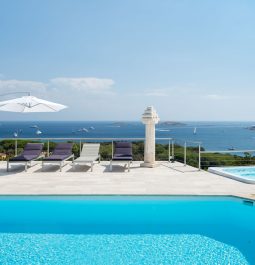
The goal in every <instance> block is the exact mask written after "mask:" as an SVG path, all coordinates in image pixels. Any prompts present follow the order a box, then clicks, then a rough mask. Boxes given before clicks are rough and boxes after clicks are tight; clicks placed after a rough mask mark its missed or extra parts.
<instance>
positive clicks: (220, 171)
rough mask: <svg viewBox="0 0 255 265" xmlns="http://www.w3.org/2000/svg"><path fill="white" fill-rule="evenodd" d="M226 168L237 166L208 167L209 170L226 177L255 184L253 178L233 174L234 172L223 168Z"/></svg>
mask: <svg viewBox="0 0 255 265" xmlns="http://www.w3.org/2000/svg"><path fill="white" fill-rule="evenodd" d="M236 167H239V166H236ZM241 167H244V166H241ZM253 167H254V166H253ZM226 168H235V166H230V167H209V168H208V172H210V173H214V174H217V175H220V176H223V177H226V178H230V179H234V180H237V181H240V182H244V183H247V184H255V180H251V179H249V178H244V177H240V176H238V175H236V174H233V173H227V172H224V171H223V170H224V169H226ZM239 168H240V167H239ZM254 168H255V167H254Z"/></svg>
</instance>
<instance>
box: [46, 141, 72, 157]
mask: <svg viewBox="0 0 255 265" xmlns="http://www.w3.org/2000/svg"><path fill="white" fill-rule="evenodd" d="M72 148H73V144H72V143H59V144H57V146H56V147H55V149H54V150H53V152H52V155H50V156H49V157H46V158H44V159H43V160H44V161H63V160H65V159H67V158H68V157H69V156H71V155H72Z"/></svg>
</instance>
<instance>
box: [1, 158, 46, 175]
mask: <svg viewBox="0 0 255 265" xmlns="http://www.w3.org/2000/svg"><path fill="white" fill-rule="evenodd" d="M44 157H45V155H39V156H38V157H36V158H34V159H31V160H28V161H25V160H23V161H22V160H21V161H9V160H8V161H7V168H6V171H7V172H9V171H10V164H22V165H25V172H27V169H28V166H29V167H32V162H34V161H37V160H39V159H42V158H44ZM37 164H38V163H36V164H35V165H37ZM35 165H34V166H35Z"/></svg>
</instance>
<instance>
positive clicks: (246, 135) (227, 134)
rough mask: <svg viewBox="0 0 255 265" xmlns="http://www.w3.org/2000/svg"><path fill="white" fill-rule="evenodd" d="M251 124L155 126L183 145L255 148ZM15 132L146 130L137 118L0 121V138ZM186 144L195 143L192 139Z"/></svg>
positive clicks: (93, 134) (137, 133)
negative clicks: (199, 143)
mask: <svg viewBox="0 0 255 265" xmlns="http://www.w3.org/2000/svg"><path fill="white" fill-rule="evenodd" d="M254 124H255V122H183V123H180V124H164V123H160V124H158V125H157V126H156V137H159V138H160V137H164V138H165V137H166V138H168V137H170V138H174V139H175V141H176V143H178V144H182V145H183V144H184V141H185V140H188V141H198V142H201V143H202V146H203V147H204V148H205V149H206V150H228V149H255V130H249V129H247V128H248V127H250V126H253V125H254ZM195 128H196V129H195ZM38 130H39V131H40V132H41V133H40V134H38ZM194 130H195V133H194ZM14 134H16V136H18V137H20V138H29V137H30V138H31V137H40V138H58V137H61V138H79V137H82V138H83V137H85V138H86V137H88V138H112V137H117V138H143V137H144V134H145V133H144V125H143V124H142V123H141V122H139V121H137V122H114V121H75V122H71V121H65V122H63V121H40V122H39V121H34V122H33V121H32V122H31V121H29V122H28V121H26V122H6V121H3V122H0V138H13V137H14ZM189 144H190V145H196V144H195V143H191V142H190V143H189Z"/></svg>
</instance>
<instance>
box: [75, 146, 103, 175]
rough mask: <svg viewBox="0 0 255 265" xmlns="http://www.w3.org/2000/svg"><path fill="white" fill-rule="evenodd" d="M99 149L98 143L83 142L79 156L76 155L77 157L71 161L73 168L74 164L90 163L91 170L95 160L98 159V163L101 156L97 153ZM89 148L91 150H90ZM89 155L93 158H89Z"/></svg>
mask: <svg viewBox="0 0 255 265" xmlns="http://www.w3.org/2000/svg"><path fill="white" fill-rule="evenodd" d="M91 148H92V149H91ZM93 148H94V150H93ZM99 149H100V144H96V143H95V144H94V143H86V144H83V147H82V151H81V154H80V157H78V158H77V159H75V160H74V161H73V169H75V166H76V165H86V164H90V169H91V172H92V171H93V166H94V164H95V162H96V161H97V160H98V164H100V162H101V156H100V154H99ZM91 150H92V152H91ZM95 150H96V151H95ZM93 152H94V153H93ZM89 157H92V158H93V159H90V158H89Z"/></svg>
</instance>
